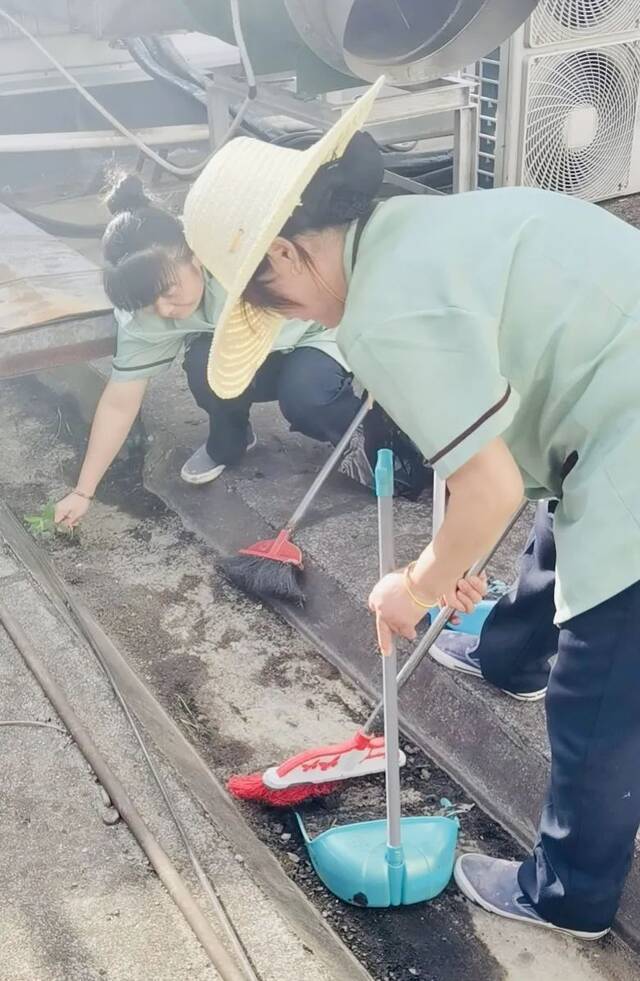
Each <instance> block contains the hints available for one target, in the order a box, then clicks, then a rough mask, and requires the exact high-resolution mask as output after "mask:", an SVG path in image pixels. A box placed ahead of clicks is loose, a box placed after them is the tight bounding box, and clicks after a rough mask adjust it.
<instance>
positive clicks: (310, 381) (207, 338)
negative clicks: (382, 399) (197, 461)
mask: <svg viewBox="0 0 640 981" xmlns="http://www.w3.org/2000/svg"><path fill="white" fill-rule="evenodd" d="M210 347H211V335H210V334H202V335H200V336H198V337H195V338H194V339H193V341H192V342H191V344H190V346H189V348H188V350H187V353H186V355H185V359H184V369H185V371H186V373H187V380H188V382H189V388H190V389H191V392H192V393H193V397H194V398H195V400H196V402H197V403H198V405H199V406H200V408H201V409H204V411H205V412H206V413H207V415H208V416H209V438H208V440H207V452H208V454H209V456H210V457H211V459H212V460H215V461H216V463H226V464H233V463H237V462H238V461H239V460H240V459H241V458H242V456H243V454H244V452H245V450H246V447H247V434H248V425H249V411H250V409H251V406H252V404H253V403H254V402H276V401H277V402H279V404H280V410H281V412H282V414H283V416H284V417H285V419H286V420H287V422H288V423H289V425H290V427H291V429H292V430H293V431H294V432H299V433H304V435H305V436H310V437H311V438H312V439H317V440H319V441H320V442H323V443H332V444H333V445H335V444H336V443H337V442H338V441H339V440H340V437H341V436H342V435H343V433H344V432H345V430H346V429H347V427H348V426H349V423H350V422H351V421H352V419H353V417H354V416H355V414H356V412H357V411H358V409H359V408H360V400H359V399H358V397H357V396H356V394H355V392H354V391H353V387H352V384H351V379H352V376H351V375H350V374H349V373H348V372H347V371H345V369H344V368H343V367H342V365H340V364H338V362H337V361H335V360H334V359H333V358H332V357H331V356H330V355H328V354H325V353H324V352H323V351H319V350H318V349H317V348H313V347H299V348H296V349H295V350H294V351H291V352H290V353H286V354H285V353H284V352H279V351H278V352H274V353H273V354H270V355H269V357H268V358H267V360H266V361H265V362H264V364H263V365H262V367H261V368H259V370H258V372H257V373H256V376H255V378H254V379H253V381H252V383H251V385H249V387H248V388H247V390H246V391H245V392H243V393H242V395H240V396H239V397H238V398H235V399H221V398H219V397H218V396H217V395H216V394H215V392H213V391H212V390H211V387H210V385H209V382H208V381H207V362H208V359H209V349H210Z"/></svg>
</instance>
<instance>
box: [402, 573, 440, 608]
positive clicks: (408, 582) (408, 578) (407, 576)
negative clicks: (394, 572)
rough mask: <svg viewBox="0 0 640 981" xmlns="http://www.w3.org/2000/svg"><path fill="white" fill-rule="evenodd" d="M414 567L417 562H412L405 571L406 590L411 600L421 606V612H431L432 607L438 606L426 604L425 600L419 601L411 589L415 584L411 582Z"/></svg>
mask: <svg viewBox="0 0 640 981" xmlns="http://www.w3.org/2000/svg"><path fill="white" fill-rule="evenodd" d="M414 567H415V562H410V563H409V565H408V566H407V568H406V569H405V570H404V588H405V589H406V591H407V592H408V594H409V596H410V597H411V599H412V600H413V602H414V603H415V604H416V606H419V607H420V609H421V610H430V609H431V607H432V606H435V605H436V604H435V603H425V602H424V600H421V599H419V598H418V597H417V596H416V595H415V593H414V592H413V589H412V588H411V587H412V586H413V583H412V582H411V573H412V571H413V569H414Z"/></svg>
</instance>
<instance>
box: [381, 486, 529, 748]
mask: <svg viewBox="0 0 640 981" xmlns="http://www.w3.org/2000/svg"><path fill="white" fill-rule="evenodd" d="M526 506H527V502H526V501H523V502H522V504H521V505H520V507H519V508H518V510H517V511H516V512H515V513H514V514H513V516H512V517H511V518H510V520H509V523H508V525H507V527H506V528H505V530H504V531H503V532H502V534H501V535H500V538H499V539H498V541H497V542H496V544H495V545H494V546H493V548H492V549H491V551H490V552H488V553H487V554H486V555H485V556H484V558H482V559H480V560H479V561H478V562H476V563H475V565H473V566H472V567H471V569H470V570H469V572H468V575H469V576H477V575H479V574H480V573H481V572H482V571H483V570H484V568H485V566H486V565H487V564H488V563H489V562H490V561H491V559H492V558H493V556H494V555H495V553H496V552H497V550H498V549H499V548H500V546H501V545H502V543H503V541H504V540H505V538H506V537H507V535H508V534H509V532H510V531H511V529H512V528H513V527H514V525H515V524H516V523H517V521H518V519H519V518H520V516H521V515H522V513H523V512H524V510H525V508H526ZM455 612H456V611H455V610H454V608H453V607H452V606H445V607H443V609H442V610H440V613H439V614H438V616H437V617H436V618H435V620H434V621H433V623H432V624H431V626H430V627H429V629H428V630H427V632H426V634H425V635H424V637H423V638H422V640H421V641H420V643H419V644H418V646H417V647H416V649H415V651H414V652H413V654H412V655H411V657H410V658H409V660H408V661H406V662H405V663H404V664H403V666H402V668H401V669H400V671H399V673H398V678H397V682H398V691H400V689H401V688H402V687H403V685H404V684H405V682H407V681H408V680H409V678H410V677H411V675H412V674H413V673H414V671H415V670H416V668H417V667H418V665H419V664H421V663H422V661H423V659H424V657H425V655H426V654H428V652H429V650H430V648H431V647H432V645H433V644H435V642H436V640H437V639H438V637H439V636H440V634H441V633H442V631H443V630H444V628H445V627H446V625H447V624H448V622H449V620H450V619H451V616H452V615H453V614H454V613H455ZM383 708H384V701H380V702H378V704H377V705H376V707H375V708H374V710H373V712H372V713H371V715H370V716H369V718H368V719H367V721H366V723H365V726H364V732H365V734H366V735H369V733H370V732H371V731H372V729H373V728H374V727H375V724H376V722H377V721H378V716H379V715H380V712H381V711H382V710H383Z"/></svg>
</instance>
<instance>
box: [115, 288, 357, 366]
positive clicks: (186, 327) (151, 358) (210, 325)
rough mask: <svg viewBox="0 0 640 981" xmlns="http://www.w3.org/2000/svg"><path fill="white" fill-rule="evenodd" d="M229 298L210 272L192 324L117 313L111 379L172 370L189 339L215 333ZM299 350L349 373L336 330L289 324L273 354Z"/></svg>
mask: <svg viewBox="0 0 640 981" xmlns="http://www.w3.org/2000/svg"><path fill="white" fill-rule="evenodd" d="M224 300H225V292H224V290H223V289H222V287H221V286H220V285H219V284H218V283H217V282H216V280H215V279H214V278H213V277H212V276H211V275H210V274H209V273H208V272H206V271H205V290H204V296H203V299H202V305H201V306H200V308H199V310H197V311H196V312H195V313H194V314H192V315H191V316H190V317H188V318H187V319H186V320H169V319H166V318H164V317H158V316H157V314H154V313H146V312H145V311H142V310H141V311H138V312H136V313H133V314H131V313H126V312H125V311H123V310H116V311H114V312H115V317H116V320H117V323H118V331H117V340H116V354H115V357H114V359H113V366H112V371H111V377H112V378H113V379H114V380H115V381H133V380H134V379H136V378H152V377H153V376H154V375H157V374H158V373H159V372H161V371H163V370H165V369H166V368H168V367H169V365H170V364H172V363H173V361H175V359H176V358H177V357H178V355H179V354H180V353H181V352H182V349H183V347H184V345H185V341H186V340H187V338H188V337H189V336H191V335H193V334H200V333H207V332H208V333H211V334H213V332H214V331H215V325H216V321H217V319H218V316H219V315H220V312H221V310H222V307H223V305H224ZM299 347H314V348H317V349H318V350H319V351H324V353H325V354H328V355H329V356H330V357H332V358H333V359H334V361H337V362H338V363H339V364H340V365H342V367H343V368H344V369H345V370H346V371H349V368H348V367H347V364H346V362H345V360H344V358H343V357H342V355H341V353H340V350H339V348H338V344H337V341H336V334H335V331H332V330H327V329H326V328H325V327H321V326H320V325H319V324H315V323H312V322H310V321H307V320H287V321H285V323H284V324H283V326H282V329H281V331H280V333H279V334H278V336H277V337H276V339H275V342H274V344H273V348H272V351H283V352H285V353H286V352H288V351H293V350H295V349H296V348H299Z"/></svg>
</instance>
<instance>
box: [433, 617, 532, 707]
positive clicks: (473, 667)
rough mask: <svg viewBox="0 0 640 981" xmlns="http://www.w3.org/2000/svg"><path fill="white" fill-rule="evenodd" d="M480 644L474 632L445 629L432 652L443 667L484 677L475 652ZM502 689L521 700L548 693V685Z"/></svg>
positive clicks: (525, 700) (435, 659) (506, 693)
mask: <svg viewBox="0 0 640 981" xmlns="http://www.w3.org/2000/svg"><path fill="white" fill-rule="evenodd" d="M479 644H480V638H479V637H476V636H475V635H474V634H461V633H458V632H457V631H454V630H443V631H442V633H441V634H440V636H439V637H438V640H437V641H436V643H435V644H433V645H432V647H431V651H430V654H431V657H432V658H433V660H434V661H437V662H438V664H441V665H442V666H443V668H449V669H450V670H451V671H461V672H462V673H463V674H471V675H473V676H474V678H482V668H481V667H480V658H479V657H478V656H477V655H476V653H475V652H476V650H477V649H478V645H479ZM500 690H501V691H503V692H504V694H505V695H510V696H511V698H515V699H517V701H519V702H537V701H539V700H540V699H541V698H544V696H545V695H546V693H547V689H546V687H545V688H540V689H538V691H527V692H524V691H523V692H515V691H507V689H506V688H502V689H500Z"/></svg>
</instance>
